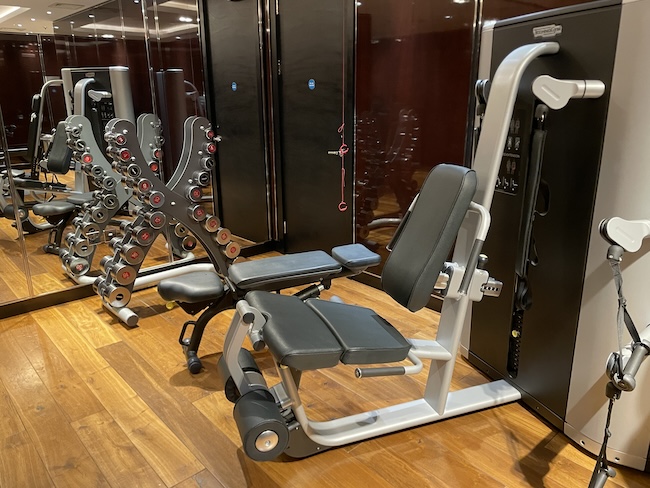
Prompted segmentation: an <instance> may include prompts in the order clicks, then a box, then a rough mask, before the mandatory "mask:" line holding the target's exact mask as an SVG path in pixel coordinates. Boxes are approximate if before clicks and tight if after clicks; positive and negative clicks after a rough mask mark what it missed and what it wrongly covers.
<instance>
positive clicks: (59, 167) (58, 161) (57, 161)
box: [45, 122, 72, 175]
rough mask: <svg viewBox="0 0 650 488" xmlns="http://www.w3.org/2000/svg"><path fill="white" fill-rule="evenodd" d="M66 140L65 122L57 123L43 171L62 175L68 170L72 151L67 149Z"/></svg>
mask: <svg viewBox="0 0 650 488" xmlns="http://www.w3.org/2000/svg"><path fill="white" fill-rule="evenodd" d="M67 139H68V135H67V134H66V132H65V122H59V123H58V124H57V126H56V132H55V133H54V138H53V139H52V146H50V151H49V153H48V156H47V164H46V165H45V169H47V170H48V171H51V172H52V173H57V174H60V175H64V174H66V173H67V172H68V171H69V170H70V160H71V159H72V149H70V148H69V147H68V144H67Z"/></svg>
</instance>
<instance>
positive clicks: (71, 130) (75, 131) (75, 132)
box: [65, 125, 81, 139]
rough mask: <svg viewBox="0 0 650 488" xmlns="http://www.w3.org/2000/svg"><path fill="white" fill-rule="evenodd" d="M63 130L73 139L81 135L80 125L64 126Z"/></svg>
mask: <svg viewBox="0 0 650 488" xmlns="http://www.w3.org/2000/svg"><path fill="white" fill-rule="evenodd" d="M65 131H66V132H67V133H68V134H69V135H70V136H72V137H74V138H75V139H76V138H77V137H79V136H80V135H81V126H79V125H72V126H66V128H65Z"/></svg>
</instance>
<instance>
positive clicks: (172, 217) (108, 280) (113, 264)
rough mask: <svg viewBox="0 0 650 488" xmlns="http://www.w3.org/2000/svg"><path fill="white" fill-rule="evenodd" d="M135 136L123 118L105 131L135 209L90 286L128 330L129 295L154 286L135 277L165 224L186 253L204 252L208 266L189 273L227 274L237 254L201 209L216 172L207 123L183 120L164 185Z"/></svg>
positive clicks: (133, 318) (132, 321) (132, 320)
mask: <svg viewBox="0 0 650 488" xmlns="http://www.w3.org/2000/svg"><path fill="white" fill-rule="evenodd" d="M139 125H140V124H139ZM135 132H136V131H135V127H134V126H133V124H132V123H131V122H129V121H127V120H122V119H114V120H112V121H111V122H109V124H108V125H107V127H106V140H107V142H108V143H109V147H108V148H107V153H108V155H109V156H110V157H111V158H112V159H113V167H114V168H115V170H116V171H118V172H119V173H121V175H122V183H123V184H124V185H125V186H126V187H127V188H130V189H131V191H133V195H134V201H137V205H136V206H135V208H134V209H133V211H132V213H133V214H134V216H135V218H134V220H133V221H132V222H129V223H127V224H125V225H124V226H123V231H124V235H123V237H122V238H121V239H119V240H117V239H116V240H114V241H112V247H113V249H114V254H113V255H112V256H106V257H105V258H104V259H103V260H102V266H103V268H104V274H103V276H101V277H100V278H98V279H97V280H95V283H94V287H95V290H96V291H97V293H98V294H99V295H100V296H101V297H102V300H103V302H104V305H105V306H106V307H107V308H108V309H109V310H110V311H111V312H112V313H113V314H115V315H116V316H117V317H118V318H119V319H120V320H122V321H123V322H124V323H126V324H127V325H129V326H134V325H136V324H137V321H138V316H137V314H136V313H135V312H134V311H133V310H131V309H129V308H128V307H127V305H128V303H129V301H130V299H131V294H132V292H133V290H134V289H138V288H141V287H144V286H148V285H150V284H152V280H151V279H149V277H148V276H147V277H143V278H142V279H140V278H137V275H138V272H139V270H140V267H141V265H142V262H143V260H144V258H145V256H146V254H147V252H148V251H149V249H151V245H152V244H153V242H154V241H155V239H156V237H157V236H158V235H159V234H160V233H161V232H162V229H163V227H164V226H165V225H169V226H170V234H172V235H173V236H174V238H176V239H179V240H180V244H181V247H182V248H183V249H184V250H186V251H188V252H189V251H191V250H192V249H194V247H195V246H196V245H197V244H198V243H201V244H202V246H203V247H204V248H205V249H206V251H207V252H208V255H209V256H210V259H211V260H212V264H199V265H192V270H196V269H197V268H201V269H209V270H212V269H214V268H216V270H217V271H218V272H225V270H226V269H227V267H228V265H229V264H230V263H231V262H232V260H234V259H235V258H236V257H237V256H238V255H239V252H240V246H239V244H238V243H236V242H234V241H232V240H231V238H232V236H231V233H230V231H229V230H228V229H226V228H224V227H221V222H220V220H219V218H218V217H217V216H215V215H212V214H211V213H210V212H209V211H208V209H207V208H206V207H205V205H204V200H205V196H204V191H205V189H206V188H207V187H208V186H210V184H211V179H212V178H211V174H212V171H211V170H212V169H213V168H214V159H213V157H212V155H213V154H214V153H215V152H216V149H217V146H216V143H215V140H214V137H215V134H214V131H213V130H212V128H211V126H210V123H209V122H208V121H207V120H206V119H205V118H203V117H190V118H188V119H187V120H186V122H185V126H184V145H183V151H182V154H181V157H180V160H179V164H178V165H177V168H176V171H175V172H174V174H173V175H172V177H171V178H170V180H169V182H168V183H167V185H165V184H164V183H163V182H162V181H161V180H160V179H159V177H158V175H157V174H156V173H155V172H154V171H153V170H152V168H151V164H150V161H148V159H147V158H146V157H145V156H144V155H143V151H142V147H141V146H139V145H137V144H135V142H136V141H135V139H134V135H135ZM145 149H146V148H145ZM179 271H180V272H182V273H186V272H188V271H189V270H188V269H187V267H184V268H175V269H174V270H173V271H170V272H164V273H163V274H164V275H163V276H157V277H156V280H155V281H159V280H160V279H162V278H166V277H170V276H173V275H174V274H179ZM136 278H137V279H136Z"/></svg>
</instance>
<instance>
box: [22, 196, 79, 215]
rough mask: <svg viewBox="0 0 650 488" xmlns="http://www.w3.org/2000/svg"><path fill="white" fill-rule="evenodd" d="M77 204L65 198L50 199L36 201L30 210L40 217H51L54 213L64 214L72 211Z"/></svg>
mask: <svg viewBox="0 0 650 488" xmlns="http://www.w3.org/2000/svg"><path fill="white" fill-rule="evenodd" d="M75 208H77V206H76V205H75V204H74V203H70V202H68V201H65V200H52V201H51V202H43V203H37V204H36V205H34V206H33V207H32V211H33V212H34V213H35V214H36V215H40V216H41V217H53V216H55V215H64V214H67V213H70V212H74V210H75Z"/></svg>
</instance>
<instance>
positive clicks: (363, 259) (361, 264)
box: [332, 244, 381, 270]
mask: <svg viewBox="0 0 650 488" xmlns="http://www.w3.org/2000/svg"><path fill="white" fill-rule="evenodd" d="M332 256H333V257H334V259H336V260H337V261H338V262H340V263H341V264H342V265H343V266H345V267H346V268H348V269H351V270H359V269H365V268H368V267H370V266H376V265H377V264H379V263H380V262H381V256H380V255H379V254H377V253H376V252H372V251H371V250H370V249H368V248H367V247H366V246H364V245H363V244H347V245H345V246H337V247H335V248H333V249H332Z"/></svg>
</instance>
